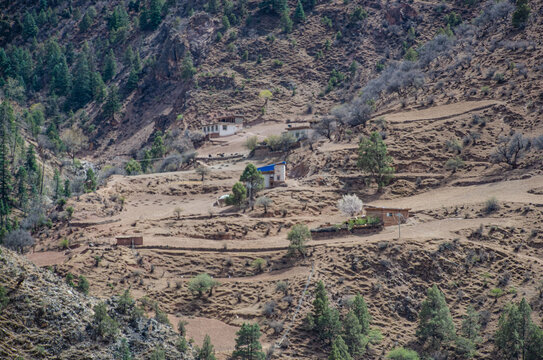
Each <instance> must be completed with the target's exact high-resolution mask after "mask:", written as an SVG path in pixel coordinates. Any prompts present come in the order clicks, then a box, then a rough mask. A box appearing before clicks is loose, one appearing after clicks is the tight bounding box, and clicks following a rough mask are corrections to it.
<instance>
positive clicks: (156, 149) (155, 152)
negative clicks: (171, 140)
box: [151, 131, 166, 159]
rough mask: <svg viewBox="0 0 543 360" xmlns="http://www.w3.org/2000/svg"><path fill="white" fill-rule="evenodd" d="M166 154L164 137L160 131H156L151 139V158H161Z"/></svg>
mask: <svg viewBox="0 0 543 360" xmlns="http://www.w3.org/2000/svg"><path fill="white" fill-rule="evenodd" d="M165 154H166V146H164V138H163V137H162V132H160V131H157V132H156V133H155V137H154V139H153V146H152V147H151V155H152V156H153V158H155V159H156V158H161V157H163V156H164V155H165Z"/></svg>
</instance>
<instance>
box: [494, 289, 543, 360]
mask: <svg viewBox="0 0 543 360" xmlns="http://www.w3.org/2000/svg"><path fill="white" fill-rule="evenodd" d="M531 313H532V309H531V308H530V305H529V304H528V302H527V301H526V299H524V298H523V299H522V300H521V301H520V303H519V304H518V305H516V304H510V305H508V306H507V308H506V309H505V311H504V313H503V314H502V316H500V319H499V321H498V330H497V331H496V334H495V335H494V339H495V345H496V348H497V350H498V353H499V354H500V355H502V356H503V358H504V359H511V360H513V359H519V360H535V359H540V356H541V354H542V353H543V352H542V351H543V332H542V330H541V329H540V328H539V327H537V326H536V325H535V324H534V323H533V322H532V318H531Z"/></svg>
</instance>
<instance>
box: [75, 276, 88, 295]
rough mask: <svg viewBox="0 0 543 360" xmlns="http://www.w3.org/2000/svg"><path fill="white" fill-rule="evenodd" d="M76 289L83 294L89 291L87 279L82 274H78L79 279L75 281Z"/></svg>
mask: <svg viewBox="0 0 543 360" xmlns="http://www.w3.org/2000/svg"><path fill="white" fill-rule="evenodd" d="M77 290H79V291H81V292H82V293H83V294H88V293H89V281H88V280H87V278H86V277H84V276H83V275H79V281H78V283H77Z"/></svg>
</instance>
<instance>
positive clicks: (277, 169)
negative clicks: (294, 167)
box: [257, 161, 287, 188]
mask: <svg viewBox="0 0 543 360" xmlns="http://www.w3.org/2000/svg"><path fill="white" fill-rule="evenodd" d="M257 170H258V171H260V172H261V173H262V175H263V176H264V187H265V188H271V187H274V186H278V185H279V184H284V183H285V180H286V179H287V163H286V161H283V162H281V163H278V164H271V165H266V166H262V167H259V168H258V169H257Z"/></svg>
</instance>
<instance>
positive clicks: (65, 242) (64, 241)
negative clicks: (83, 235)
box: [59, 238, 70, 249]
mask: <svg viewBox="0 0 543 360" xmlns="http://www.w3.org/2000/svg"><path fill="white" fill-rule="evenodd" d="M59 247H60V248H61V249H69V248H70V240H68V239H67V238H64V239H62V240H60V243H59Z"/></svg>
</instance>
